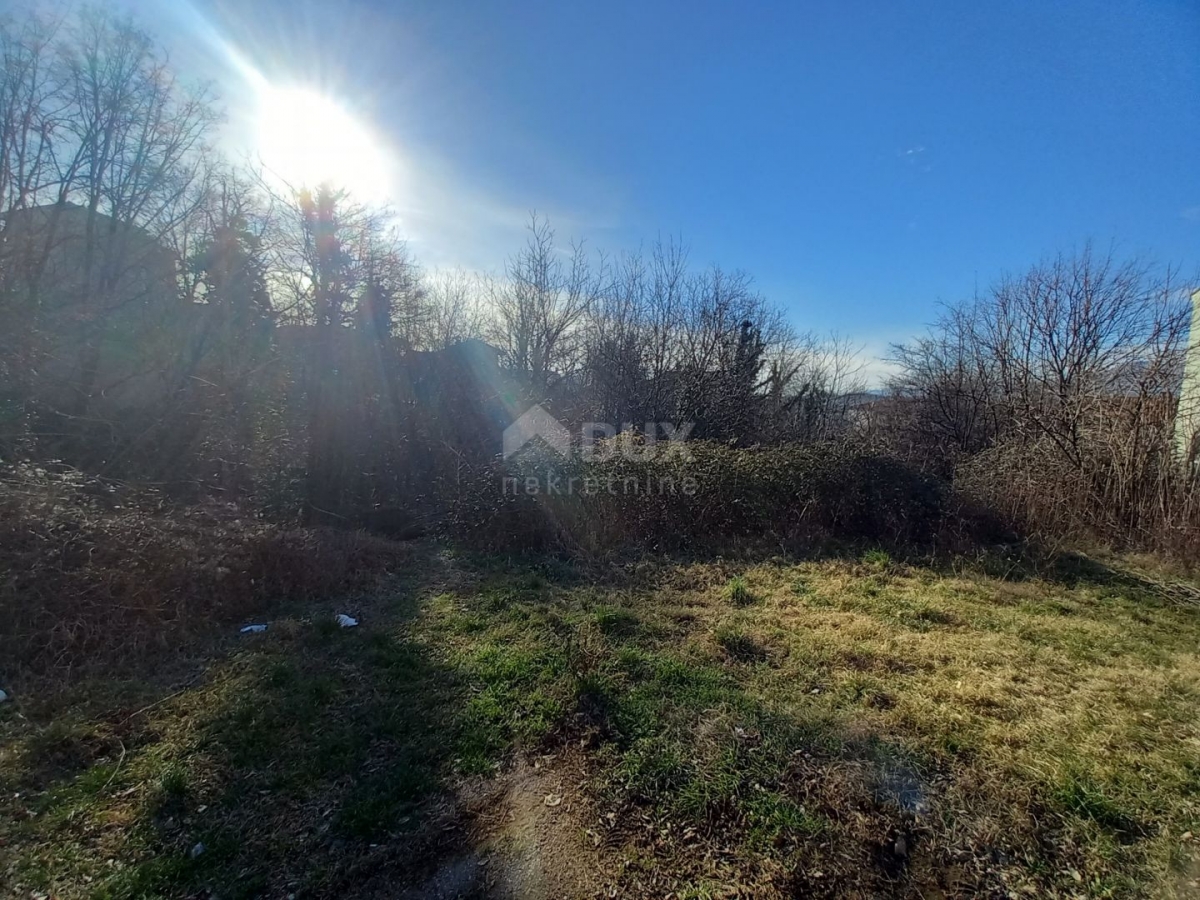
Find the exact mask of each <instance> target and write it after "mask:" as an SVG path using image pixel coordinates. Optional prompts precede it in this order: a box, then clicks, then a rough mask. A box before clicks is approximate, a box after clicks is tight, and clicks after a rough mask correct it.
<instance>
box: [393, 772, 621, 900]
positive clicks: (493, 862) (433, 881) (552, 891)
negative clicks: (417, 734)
mask: <svg viewBox="0 0 1200 900" xmlns="http://www.w3.org/2000/svg"><path fill="white" fill-rule="evenodd" d="M582 781H583V772H582V769H581V767H580V764H579V762H578V761H575V760H564V759H562V758H556V757H543V758H540V759H538V760H535V761H532V762H527V761H523V762H521V763H519V764H518V765H517V767H516V768H515V769H514V770H513V771H512V772H510V773H507V774H505V775H503V776H500V777H498V778H496V779H494V780H492V781H489V782H485V783H481V784H478V785H475V786H471V787H469V788H467V789H466V790H465V791H464V795H463V797H462V800H461V803H462V809H463V812H464V814H465V816H466V817H467V819H468V821H469V823H470V824H469V825H468V826H467V829H466V833H467V836H468V838H469V842H470V844H471V845H472V846H471V848H470V849H469V850H466V851H464V852H458V853H453V852H452V853H449V854H448V855H447V857H446V858H445V860H444V861H443V862H442V863H441V864H440V865H439V867H438V868H437V870H436V871H435V872H434V873H433V875H432V876H430V877H429V878H428V879H427V880H426V881H425V882H424V883H423V884H421V885H419V886H418V887H416V888H413V889H411V890H410V891H408V892H407V893H405V894H404V895H403V896H404V897H405V898H406V900H408V898H411V900H417V898H428V900H455V898H489V900H493V898H494V900H574V898H580V900H582V898H593V897H606V896H614V895H615V894H613V893H612V890H613V888H614V886H615V882H613V880H612V879H606V878H605V877H604V875H603V873H604V872H605V871H611V869H612V865H613V860H611V859H606V858H605V857H606V854H605V852H604V850H603V848H601V847H599V846H598V845H599V844H600V841H599V839H598V838H594V837H592V835H595V834H596V833H597V832H596V830H595V828H593V827H590V826H589V824H588V823H589V822H591V821H592V820H594V819H595V816H594V811H593V810H592V809H591V805H590V803H589V801H588V800H587V798H586V797H585V795H584V792H583V790H582ZM589 832H590V833H589Z"/></svg>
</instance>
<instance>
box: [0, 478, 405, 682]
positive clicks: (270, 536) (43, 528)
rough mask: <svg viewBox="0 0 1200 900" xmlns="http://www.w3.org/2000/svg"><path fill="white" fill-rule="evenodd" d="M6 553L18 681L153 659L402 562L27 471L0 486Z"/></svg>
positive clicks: (314, 536)
mask: <svg viewBox="0 0 1200 900" xmlns="http://www.w3.org/2000/svg"><path fill="white" fill-rule="evenodd" d="M0 547H2V548H3V558H2V563H0V621H3V622H4V626H5V627H4V628H3V629H0V659H3V660H4V662H5V664H6V665H8V666H11V667H12V670H11V671H10V672H8V673H7V674H8V675H9V676H10V677H13V678H15V677H16V676H17V672H18V670H20V672H21V674H22V675H28V674H29V673H30V672H33V671H36V672H41V673H43V674H48V673H55V672H57V673H59V674H66V673H70V672H72V671H76V670H78V669H80V668H90V669H96V670H102V671H103V670H111V668H112V667H113V666H114V665H115V664H118V663H120V662H121V661H133V660H137V661H139V662H141V663H146V662H148V661H150V660H152V659H153V658H154V657H156V656H157V655H159V654H161V652H162V651H164V650H168V649H176V650H177V649H178V648H179V647H180V646H181V645H182V644H183V643H185V642H186V641H188V640H189V639H191V638H194V637H196V636H198V635H200V634H203V633H208V632H209V631H210V630H211V629H212V628H213V627H214V626H216V627H220V626H228V625H230V624H233V623H237V622H241V621H245V620H246V619H247V618H248V617H252V616H256V615H260V614H262V613H263V612H264V611H266V610H268V609H270V608H271V607H272V606H274V605H275V604H278V603H280V602H286V601H304V600H310V599H313V598H315V597H320V596H327V595H330V594H333V593H339V592H345V591H348V590H355V589H360V588H365V587H369V586H370V585H371V584H373V583H374V582H375V581H376V580H377V579H378V577H379V576H380V575H381V573H383V572H386V571H387V570H389V569H391V568H395V567H397V566H398V565H400V564H401V561H402V559H403V556H402V553H401V552H400V550H399V549H398V547H397V545H396V544H394V543H392V542H389V541H383V540H378V539H375V538H371V537H369V536H367V535H364V534H361V533H351V532H335V531H300V530H292V529H287V528H282V527H279V526H276V525H271V524H268V523H265V522H262V521H259V520H256V519H254V518H252V517H249V516H247V515H246V514H245V513H244V512H243V511H241V510H239V509H238V508H237V507H234V506H231V505H230V506H226V505H219V504H208V505H204V506H192V507H177V506H174V505H172V504H170V503H169V502H167V501H166V500H165V499H164V498H163V497H161V496H159V495H157V494H155V493H153V492H151V491H146V490H135V489H132V488H127V487H119V486H116V485H112V484H106V483H104V482H101V481H99V480H96V479H91V478H86V477H83V476H78V475H76V474H73V473H59V474H51V473H47V472H46V471H44V470H40V469H33V468H28V467H27V468H22V469H19V470H9V471H7V472H4V473H3V477H2V478H0Z"/></svg>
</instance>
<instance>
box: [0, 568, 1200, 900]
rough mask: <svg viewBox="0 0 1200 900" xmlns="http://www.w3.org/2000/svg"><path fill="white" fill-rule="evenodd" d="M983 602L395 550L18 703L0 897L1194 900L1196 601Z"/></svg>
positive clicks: (1120, 585)
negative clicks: (199, 634)
mask: <svg viewBox="0 0 1200 900" xmlns="http://www.w3.org/2000/svg"><path fill="white" fill-rule="evenodd" d="M997 571H1000V570H999V569H997ZM1005 574H1007V576H1008V577H1006V578H1001V577H994V576H989V575H986V574H983V572H982V571H977V570H972V569H963V570H961V571H955V570H950V569H933V568H925V567H920V566H911V565H906V564H901V563H897V562H893V561H892V560H891V559H889V557H888V556H887V555H886V554H885V553H882V552H879V551H876V552H870V553H867V554H865V555H863V556H861V557H857V558H853V559H850V558H840V559H825V560H811V561H795V560H785V559H781V560H773V561H768V562H758V563H753V564H749V563H746V564H739V563H736V562H716V563H703V564H700V563H686V562H683V563H681V562H671V561H665V560H647V561H644V562H641V563H638V564H635V565H628V566H613V567H610V568H604V569H599V570H597V569H590V568H589V569H586V570H585V569H582V568H578V567H576V566H573V565H571V564H568V563H563V562H558V561H545V560H543V561H540V562H539V561H517V562H514V561H511V560H510V561H504V560H498V559H494V558H472V557H464V556H461V555H456V554H453V553H451V552H449V551H447V550H445V549H444V548H441V547H439V546H436V545H433V544H428V545H419V546H415V547H414V548H413V550H412V555H411V559H410V560H409V564H408V565H406V566H405V571H404V572H403V573H399V574H397V575H395V576H394V577H393V578H392V579H391V580H390V581H389V582H388V583H387V585H386V586H385V587H384V588H382V589H380V590H378V591H374V592H372V593H370V594H368V595H363V596H356V597H345V598H338V599H336V600H333V599H331V600H330V601H329V602H328V603H325V604H318V605H314V606H310V607H305V608H302V609H300V608H285V609H279V610H277V611H276V613H275V614H274V615H273V616H272V617H271V619H270V628H269V629H268V631H267V632H266V633H264V634H261V635H241V634H237V633H232V634H220V635H213V636H212V639H211V641H208V642H195V641H193V642H192V643H191V644H189V645H188V646H186V647H183V648H180V649H178V650H176V649H172V650H170V651H164V652H163V653H162V654H161V655H160V658H157V659H155V660H153V661H149V660H126V661H123V662H121V663H120V664H119V665H114V666H111V667H109V671H108V672H107V674H103V675H102V674H101V673H100V672H92V673H88V674H86V675H82V676H79V677H76V678H74V679H72V680H71V682H70V683H69V684H68V685H64V684H62V683H58V684H56V685H51V684H48V683H45V682H42V681H38V680H36V679H33V678H32V677H30V678H28V679H25V680H22V679H21V678H20V677H18V678H17V679H16V682H15V685H14V688H15V689H14V698H13V700H12V701H10V702H8V703H5V704H3V705H0V741H2V744H0V747H2V749H0V796H2V799H0V894H4V895H5V896H14V897H15V896H22V897H28V896H55V897H76V896H96V897H110V898H134V897H158V896H169V897H193V896H195V897H207V896H213V897H220V898H223V900H228V898H235V897H253V896H269V897H294V898H303V897H316V896H339V897H374V896H379V897H385V896H386V897H395V896H401V897H404V896H411V897H453V896H474V897H506V896H511V897H572V896H577V897H592V896H603V897H615V896H625V897H640V896H650V897H675V898H687V897H691V898H700V897H737V896H744V897H773V896H780V897H785V896H786V897H791V896H797V897H820V896H851V897H874V896H881V895H882V896H912V897H957V896H962V897H968V896H980V895H983V896H999V897H1004V896H1010V897H1021V896H1030V897H1048V896H1063V897H1073V896H1089V897H1090V896H1095V897H1107V896H1114V897H1125V896H1166V897H1172V896H1179V897H1184V896H1200V852H1198V851H1200V846H1198V844H1197V841H1198V840H1200V837H1198V836H1200V606H1197V605H1196V604H1195V602H1194V601H1193V600H1189V599H1188V597H1189V596H1194V595H1195V592H1194V589H1191V590H1189V589H1186V588H1178V589H1177V590H1175V591H1166V590H1163V589H1162V587H1161V585H1160V584H1158V583H1156V582H1154V581H1153V580H1147V579H1145V578H1142V577H1140V576H1132V575H1128V574H1125V573H1123V572H1118V571H1114V570H1112V569H1108V568H1105V567H1103V566H1099V565H1096V564H1093V563H1090V562H1087V561H1082V560H1077V561H1076V562H1075V563H1073V564H1071V565H1069V566H1065V567H1063V568H1062V569H1060V570H1058V571H1056V572H1055V573H1053V574H1052V575H1048V576H1044V577H1041V578H1032V577H1031V578H1025V579H1019V578H1016V577H1015V576H1014V575H1013V573H1012V572H1007V573H1005ZM336 612H350V613H352V614H357V615H358V616H359V617H360V620H361V625H360V626H359V627H357V628H352V629H342V628H339V627H337V625H336V624H334V623H333V621H332V616H333V614H334V613H336ZM234 631H235V632H236V630H234ZM18 676H19V673H18Z"/></svg>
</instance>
